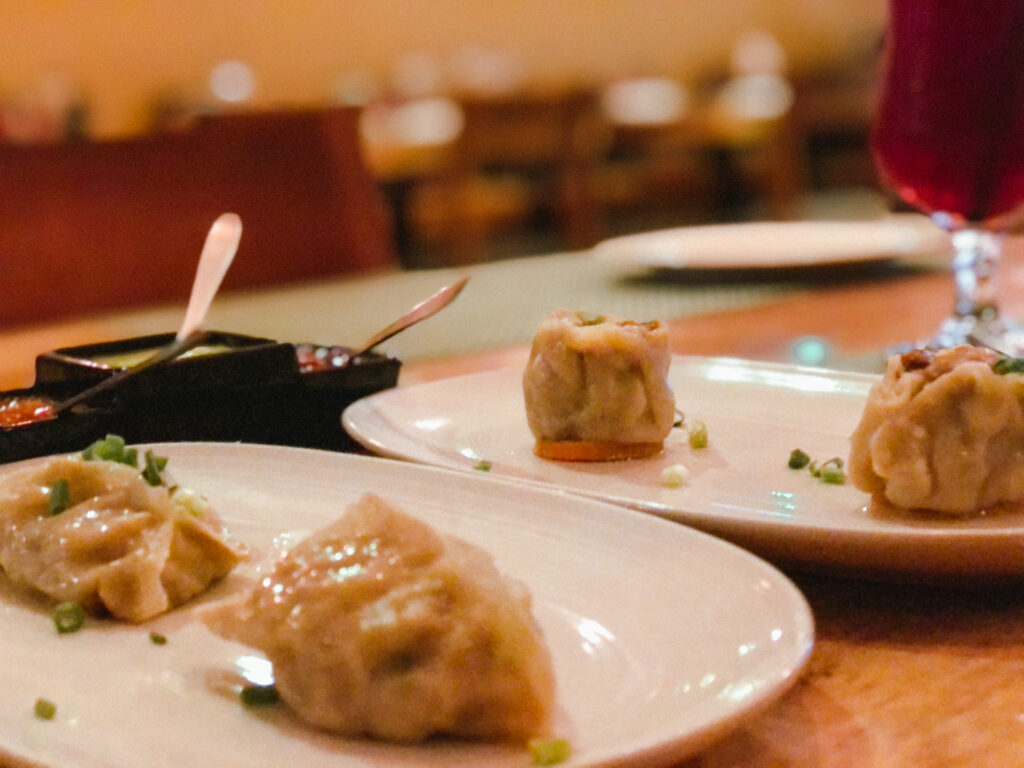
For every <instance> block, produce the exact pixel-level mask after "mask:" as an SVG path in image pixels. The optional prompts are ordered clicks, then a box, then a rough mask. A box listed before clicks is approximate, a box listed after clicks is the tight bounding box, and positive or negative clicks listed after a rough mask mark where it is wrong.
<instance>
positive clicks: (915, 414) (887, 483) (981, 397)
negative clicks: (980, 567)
mask: <svg viewBox="0 0 1024 768" xmlns="http://www.w3.org/2000/svg"><path fill="white" fill-rule="evenodd" d="M1001 359H1003V360H1005V358H1002V357H1001V356H1000V355H999V354H997V353H996V352H993V351H991V350H988V349H983V348H978V347H971V346H961V347H954V348H951V349H943V350H939V351H926V350H916V351H914V352H910V353H907V354H905V355H897V356H894V357H892V358H890V360H889V362H888V365H887V368H886V372H885V376H884V377H883V378H882V380H881V381H880V382H879V383H878V384H876V385H875V386H874V387H873V389H872V390H871V393H870V394H869V396H868V400H867V404H866V406H865V409H864V413H863V415H862V417H861V421H860V424H859V425H858V427H857V429H856V431H855V432H854V433H853V436H852V439H851V452H850V466H849V472H850V477H851V479H852V480H853V482H854V483H855V484H856V485H857V487H858V488H860V489H861V490H864V491H867V492H869V493H872V494H876V495H878V496H881V497H883V498H884V499H886V500H887V501H888V502H889V503H890V504H893V505H895V506H897V507H903V508H908V509H910V508H917V509H927V510H934V511H938V512H945V513H951V514H958V515H964V514H970V513H977V512H980V511H983V510H986V509H990V508H991V507H993V506H995V505H998V504H1001V503H1005V502H1012V501H1019V500H1022V499H1024V377H1022V376H1021V375H1020V374H1018V373H999V372H997V370H996V367H998V366H997V364H998V362H999V361H1000V360H1001ZM994 366H995V367H994Z"/></svg>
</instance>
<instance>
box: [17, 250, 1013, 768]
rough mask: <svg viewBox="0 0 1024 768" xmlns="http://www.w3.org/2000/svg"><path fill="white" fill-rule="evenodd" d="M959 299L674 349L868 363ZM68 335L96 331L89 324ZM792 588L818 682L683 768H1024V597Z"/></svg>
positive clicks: (846, 306) (881, 587) (787, 307)
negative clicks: (813, 631) (795, 353)
mask: <svg viewBox="0 0 1024 768" xmlns="http://www.w3.org/2000/svg"><path fill="white" fill-rule="evenodd" d="M1003 283H1004V295H1005V302H1006V306H1007V307H1008V308H1009V309H1010V310H1011V311H1013V312H1017V313H1022V314H1024V312H1022V310H1024V306H1022V303H1024V302H1022V301H1021V298H1020V297H1022V296H1024V290H1022V288H1024V249H1022V248H1021V245H1020V243H1013V244H1012V245H1011V248H1010V253H1009V254H1008V258H1007V261H1006V263H1005V265H1004V270H1003ZM951 295H952V289H951V284H950V279H949V276H948V275H947V274H945V273H943V272H935V271H928V272H920V273H911V274H898V275H895V276H890V277H886V278H881V279H878V280H867V281H856V282H853V283H849V284H846V283H836V284H831V285H826V286H821V287H817V288H814V289H808V290H806V291H798V292H796V293H792V294H786V295H784V296H781V297H779V298H778V299H777V300H773V301H769V302H767V303H760V304H758V305H756V306H752V307H749V308H746V309H740V310H733V311H724V312H715V313H713V314H706V315H697V316H690V317H688V318H685V319H679V320H675V321H672V322H671V323H670V328H671V339H672V344H673V347H674V349H675V351H677V352H680V353H688V354H699V355H734V356H740V357H747V358H751V359H757V360H790V359H791V355H792V349H793V344H794V342H795V341H796V340H797V339H800V338H806V337H820V339H821V340H822V341H823V342H824V344H825V345H826V348H827V349H828V350H829V354H830V355H833V356H834V358H835V359H836V360H850V359H857V358H859V357H863V358H867V357H869V356H871V355H877V354H878V353H879V350H882V349H884V348H885V347H887V346H889V345H892V344H895V343H898V342H900V341H904V340H906V339H913V338H920V337H923V336H925V335H927V334H928V333H929V332H930V331H932V330H933V329H934V328H935V327H936V325H937V324H938V322H939V321H940V319H941V318H942V317H943V315H944V314H945V312H946V311H947V309H948V308H949V306H950V303H951ZM105 327H106V328H107V330H109V326H105ZM63 330H64V331H68V330H73V331H75V333H78V334H81V333H86V332H88V328H87V327H80V326H75V325H74V324H68V325H67V326H66V327H64V328H63ZM61 331H62V329H61V328H49V329H45V330H44V329H34V330H32V331H25V332H23V333H8V334H0V372H2V369H3V363H4V361H8V360H11V359H13V358H12V357H11V356H12V355H13V356H14V357H16V358H18V359H21V358H22V356H23V355H24V354H25V351H26V346H27V345H32V344H35V345H40V346H37V347H36V351H39V349H43V348H48V347H47V346H46V344H47V343H48V342H54V345H55V344H58V343H60V340H61V339H62V338H66V337H62V333H61ZM527 352H528V350H527V348H526V346H525V345H518V346H514V347H511V348H503V349H496V350H488V351H485V352H478V353H475V354H472V355H462V356H458V357H452V358H449V359H438V360H424V361H419V362H415V363H410V364H408V365H406V366H405V368H404V371H403V374H402V378H401V380H400V385H409V384H413V383H415V382H421V381H429V380H434V379H439V378H444V377H447V376H451V375H457V374H461V373H467V372H471V371H478V370H485V369H493V368H499V367H503V366H509V365H512V366H521V365H522V364H523V362H524V361H525V359H526V355H527ZM17 375H18V376H21V377H24V375H25V371H24V370H21V371H20V373H18V374H17ZM10 381H11V378H10V376H8V379H7V383H10ZM1022 546H1024V535H1022ZM790 575H791V576H792V577H793V579H794V581H795V582H796V583H797V585H798V586H799V587H800V588H801V589H802V590H803V591H804V593H805V594H806V596H807V598H808V600H809V602H810V605H811V607H812V609H813V612H814V617H815V621H816V627H817V641H816V646H815V649H814V651H813V654H812V656H811V659H810V662H809V665H808V667H807V669H806V671H805V673H804V674H803V675H802V676H801V678H800V679H799V680H797V681H796V683H795V684H794V686H793V687H792V688H791V689H790V690H789V691H788V692H787V693H786V694H784V695H783V696H782V698H781V699H780V700H779V701H777V702H775V703H773V704H772V705H771V706H770V707H769V708H767V709H766V710H765V711H764V712H762V713H760V714H758V715H757V716H755V717H754V718H752V719H750V720H748V721H746V722H745V723H744V724H742V725H741V726H740V727H739V728H738V729H737V730H736V731H734V732H733V733H731V734H730V735H728V736H726V737H725V738H724V739H723V740H722V741H720V742H719V743H717V744H716V745H715V746H713V747H711V748H710V749H708V750H706V751H705V752H703V753H702V754H700V755H698V756H696V757H693V758H691V759H690V760H688V761H686V762H685V763H683V764H681V765H680V766H679V768H736V767H739V766H742V767H744V768H781V767H783V766H794V767H795V768H796V767H798V768H920V767H921V766H929V767H930V766H957V767H958V768H966V767H972V768H973V767H974V766H977V767H978V768H982V767H984V768H989V767H990V766H1001V767H1003V766H1024V686H1022V681H1024V590H1022V589H1020V585H1019V584H1009V585H1007V584H1002V585H994V584H984V583H975V582H972V580H971V579H970V578H965V579H964V580H963V583H962V584H957V585H949V584H946V585H936V584H916V585H915V584H907V583H873V582H866V581H855V580H844V579H840V578H836V577H833V576H830V575H827V574H807V573H791V574H790Z"/></svg>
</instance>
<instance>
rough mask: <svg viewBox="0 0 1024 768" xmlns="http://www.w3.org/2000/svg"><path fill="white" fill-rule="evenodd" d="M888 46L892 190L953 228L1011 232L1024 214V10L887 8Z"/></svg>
mask: <svg viewBox="0 0 1024 768" xmlns="http://www.w3.org/2000/svg"><path fill="white" fill-rule="evenodd" d="M886 42H887V48H886V60H885V64H884V67H885V68H884V71H883V72H882V78H883V79H882V93H881V100H880V103H879V104H878V108H877V111H876V115H875V127H874V136H873V144H874V150H875V158H876V162H877V164H878V168H879V170H880V172H881V174H882V177H883V179H884V181H885V182H886V183H887V184H888V185H889V186H890V187H891V188H892V189H894V190H895V191H896V192H897V193H898V194H899V195H900V197H902V198H903V199H904V200H905V201H906V202H908V203H909V204H911V205H913V206H914V207H915V208H918V209H919V210H921V211H924V212H925V213H928V214H936V213H940V214H948V215H949V216H951V217H952V221H951V222H950V224H951V226H963V225H964V224H967V223H970V222H975V223H982V222H984V223H986V225H987V226H988V227H992V228H995V227H996V226H1005V225H1006V224H1007V223H1008V222H1009V219H1011V218H1012V217H1014V216H1016V215H1019V214H1021V213H1022V212H1024V211H1022V210H1018V209H1021V208H1022V207H1024V0H889V35H888V38H887V41H886ZM1011 214H1012V215H1011ZM997 218H998V219H999V220H998V221H996V219H997Z"/></svg>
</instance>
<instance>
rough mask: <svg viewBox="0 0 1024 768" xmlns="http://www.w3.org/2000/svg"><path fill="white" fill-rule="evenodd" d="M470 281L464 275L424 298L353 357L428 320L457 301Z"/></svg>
mask: <svg viewBox="0 0 1024 768" xmlns="http://www.w3.org/2000/svg"><path fill="white" fill-rule="evenodd" d="M468 282H469V278H468V277H464V278H462V279H461V280H459V281H458V282H455V283H452V284H451V285H446V286H445V287H444V288H442V289H441V290H439V291H438V292H437V293H435V294H434V295H433V296H430V297H429V298H426V299H424V300H423V301H421V302H420V303H419V304H417V305H416V306H414V307H413V308H412V309H410V310H409V311H408V312H406V313H405V314H404V315H402V316H401V317H400V318H398V319H397V320H395V322H393V323H392V324H391V325H389V326H388V327H387V328H385V329H384V330H382V331H378V332H377V333H375V334H374V335H373V336H371V337H370V338H369V339H367V340H366V342H365V343H364V344H363V346H361V347H358V348H357V349H356V350H355V351H353V352H352V354H351V358H356V357H359V356H360V355H364V354H366V353H367V352H369V351H370V350H371V349H373V348H374V347H376V346H377V345H378V344H381V343H382V342H385V341H387V340H388V339H390V338H391V337H392V336H394V335H396V334H398V333H401V332H402V331H404V330H405V329H406V328H408V327H409V326H411V325H416V323H418V322H420V321H421V320H426V319H427V318H428V317H432V316H433V315H436V314H437V313H438V312H440V311H441V310H442V309H444V308H445V307H447V306H448V305H449V304H451V303H452V302H453V301H455V299H456V297H457V296H458V295H459V294H460V293H461V292H462V289H463V288H464V287H465V286H466V283H468Z"/></svg>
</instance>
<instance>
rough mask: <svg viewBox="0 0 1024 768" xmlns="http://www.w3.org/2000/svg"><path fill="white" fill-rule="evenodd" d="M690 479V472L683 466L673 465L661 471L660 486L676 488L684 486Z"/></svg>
mask: <svg viewBox="0 0 1024 768" xmlns="http://www.w3.org/2000/svg"><path fill="white" fill-rule="evenodd" d="M689 477H690V470H688V469H687V468H686V465H685V464H673V465H671V466H668V467H665V468H664V469H663V470H661V484H662V485H664V486H665V487H666V488H678V487H680V486H682V485H686V481H687V480H688V479H689Z"/></svg>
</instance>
